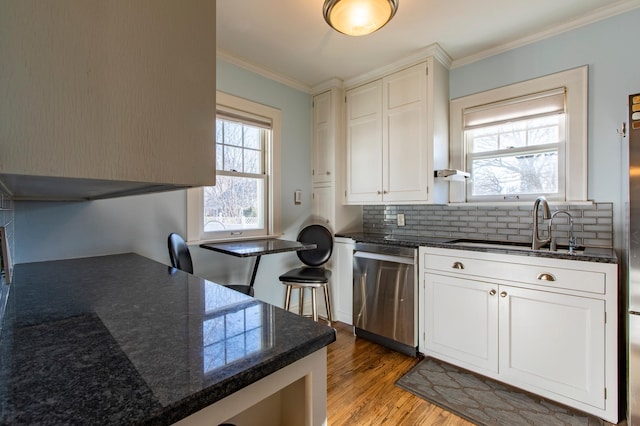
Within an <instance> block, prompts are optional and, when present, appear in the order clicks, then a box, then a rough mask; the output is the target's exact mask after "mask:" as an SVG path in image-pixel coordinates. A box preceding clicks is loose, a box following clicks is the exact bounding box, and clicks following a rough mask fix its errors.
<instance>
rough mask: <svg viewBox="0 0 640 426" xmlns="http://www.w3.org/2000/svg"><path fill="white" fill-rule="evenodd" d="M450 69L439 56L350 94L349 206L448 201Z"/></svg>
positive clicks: (348, 131)
mask: <svg viewBox="0 0 640 426" xmlns="http://www.w3.org/2000/svg"><path fill="white" fill-rule="evenodd" d="M448 84H449V83H448V70H447V69H446V67H445V66H444V65H442V64H441V63H440V62H439V61H437V60H436V59H435V58H434V57H429V58H427V59H426V60H425V61H424V62H421V63H418V64H416V65H413V66H410V67H408V68H405V69H402V70H400V71H397V72H394V73H391V74H388V75H385V76H383V77H382V78H380V79H377V80H374V81H372V82H369V83H366V84H364V85H361V86H358V87H355V88H353V89H350V90H348V91H347V96H346V103H347V115H346V120H347V202H348V203H350V204H380V203H385V204H386V203H390V204H403V203H404V204H409V203H411V204H415V203H446V202H447V192H448V187H447V186H446V185H447V184H446V182H439V181H436V180H435V179H434V176H433V172H434V170H436V169H437V168H446V167H448V160H449V158H448V102H449V99H448Z"/></svg>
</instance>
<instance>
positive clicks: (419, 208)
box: [362, 203, 613, 247]
mask: <svg viewBox="0 0 640 426" xmlns="http://www.w3.org/2000/svg"><path fill="white" fill-rule="evenodd" d="M551 210H552V213H553V212H554V211H556V210H567V211H568V212H569V213H570V214H571V216H572V217H573V233H574V236H575V237H576V239H577V242H578V244H579V245H586V246H598V247H613V204H612V203H594V204H590V205H553V206H551ZM398 213H404V215H405V226H401V227H400V226H397V221H396V215H397V214H398ZM362 219H363V230H364V231H365V232H374V233H385V234H394V235H410V236H424V237H452V238H473V239H481V240H495V241H514V242H530V241H531V239H532V235H533V203H531V205H530V206H512V207H506V206H486V205H460V206H444V205H433V206H430V205H398V206H382V205H376V206H364V208H363V213H362ZM539 223H540V235H541V236H546V232H547V226H546V224H543V223H542V216H540V222H539ZM552 235H553V237H555V238H556V241H557V243H558V245H566V244H567V243H568V239H569V218H568V217H567V215H565V214H559V215H557V216H556V217H555V218H554V219H553V229H552Z"/></svg>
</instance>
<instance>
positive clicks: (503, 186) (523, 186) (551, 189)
mask: <svg viewBox="0 0 640 426" xmlns="http://www.w3.org/2000/svg"><path fill="white" fill-rule="evenodd" d="M471 176H472V182H471V195H473V196H487V195H514V194H536V193H545V194H552V193H557V192H558V153H557V151H554V152H545V153H540V154H526V155H513V156H503V157H498V158H483V159H474V160H472V164H471Z"/></svg>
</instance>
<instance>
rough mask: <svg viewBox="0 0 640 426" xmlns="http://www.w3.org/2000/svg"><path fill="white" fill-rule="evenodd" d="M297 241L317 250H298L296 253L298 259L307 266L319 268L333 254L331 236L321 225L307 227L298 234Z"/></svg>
mask: <svg viewBox="0 0 640 426" xmlns="http://www.w3.org/2000/svg"><path fill="white" fill-rule="evenodd" d="M297 240H298V241H300V242H302V243H313V244H315V245H316V246H317V248H315V249H312V250H300V251H298V252H296V253H297V254H298V258H299V259H300V260H301V261H302V263H304V264H305V265H307V266H320V265H323V264H325V263H327V261H328V260H329V258H330V257H331V253H332V252H333V236H332V235H331V232H330V231H329V230H328V229H327V228H325V227H324V226H322V225H309V226H306V227H304V228H303V229H302V230H301V231H300V233H299V234H298V238H297Z"/></svg>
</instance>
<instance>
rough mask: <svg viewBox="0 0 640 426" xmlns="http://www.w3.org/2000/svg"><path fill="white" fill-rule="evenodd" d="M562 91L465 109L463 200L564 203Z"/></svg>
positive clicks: (563, 107)
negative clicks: (465, 185)
mask: <svg viewBox="0 0 640 426" xmlns="http://www.w3.org/2000/svg"><path fill="white" fill-rule="evenodd" d="M564 98H565V91H564V88H560V89H557V90H553V91H550V92H545V93H537V94H534V95H529V96H524V97H521V98H517V99H510V100H508V101H502V102H497V103H493V104H490V105H483V106H480V107H472V108H467V109H465V110H464V113H463V114H464V137H465V145H466V146H465V148H466V152H467V169H468V171H469V173H470V174H471V175H472V176H473V179H471V181H470V182H469V187H468V189H467V191H468V193H467V200H470V201H473V200H488V199H500V198H502V199H505V200H519V199H521V198H528V197H535V196H538V195H546V196H547V198H548V199H551V200H552V199H564V151H565V120H566V114H565V102H564Z"/></svg>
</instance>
